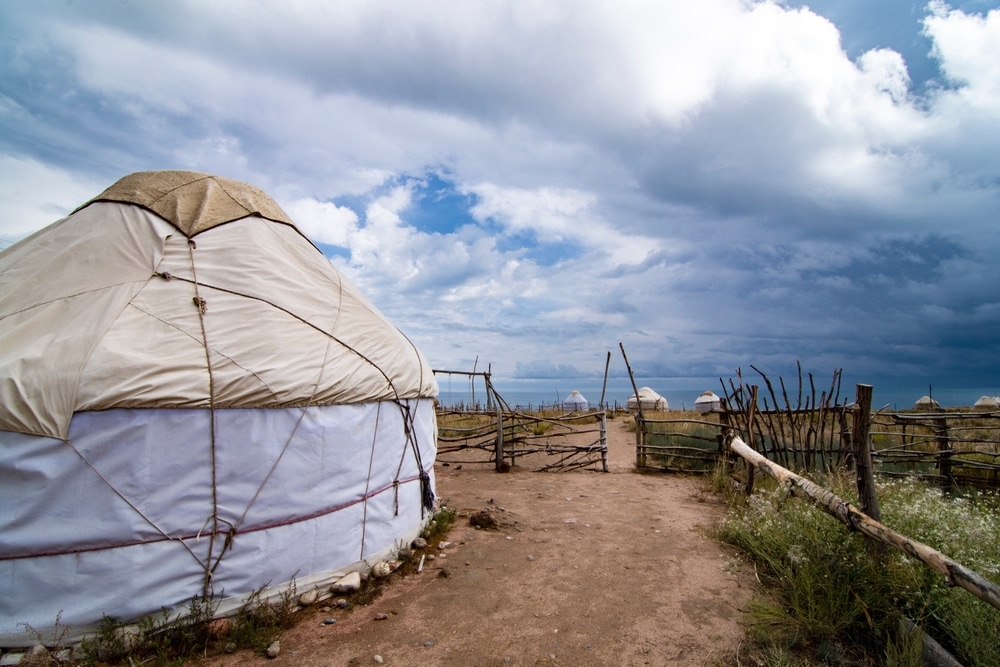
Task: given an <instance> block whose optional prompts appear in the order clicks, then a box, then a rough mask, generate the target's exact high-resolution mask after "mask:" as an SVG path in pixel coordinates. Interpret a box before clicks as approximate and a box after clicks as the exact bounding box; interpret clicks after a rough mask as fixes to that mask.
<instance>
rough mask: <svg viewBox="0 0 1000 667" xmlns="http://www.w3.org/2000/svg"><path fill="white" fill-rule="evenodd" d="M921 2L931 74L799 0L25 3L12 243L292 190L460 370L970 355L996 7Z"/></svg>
mask: <svg viewBox="0 0 1000 667" xmlns="http://www.w3.org/2000/svg"><path fill="white" fill-rule="evenodd" d="M821 4H822V3H821ZM918 9H919V11H918V14H917V15H920V16H924V19H923V23H922V24H920V23H917V22H915V21H913V25H912V29H913V36H914V38H917V37H920V38H921V39H927V40H929V41H930V44H931V45H932V47H933V58H934V63H935V64H936V65H937V66H938V67H939V68H940V78H939V79H938V80H931V81H929V82H927V81H924V82H922V83H921V84H920V86H919V87H916V86H915V84H914V80H913V77H912V75H911V70H910V69H908V64H907V62H906V60H905V59H904V57H903V55H902V54H901V53H900V52H899V51H897V50H893V49H890V48H887V47H886V46H885V45H884V44H878V43H873V44H871V45H868V46H865V47H864V48H861V49H857V50H854V51H852V53H853V55H848V52H847V50H846V49H845V39H844V30H845V28H844V26H843V25H841V24H838V23H835V22H834V21H833V20H831V19H829V18H826V17H824V16H822V15H820V14H819V13H817V12H816V11H813V10H811V9H809V8H807V7H797V6H792V5H790V4H787V3H783V2H777V1H772V0H761V1H752V2H747V1H745V0H703V1H701V2H697V3H663V2H643V1H640V0H629V1H627V2H620V1H619V2H613V1H612V0H602V1H598V2H588V3H584V4H579V5H572V6H571V5H563V4H557V3H556V4H539V3H536V2H532V1H530V0H510V1H509V2H503V3H489V4H470V3H466V2H459V1H457V0H426V1H424V2H415V3H398V2H393V1H391V0H374V1H373V0H364V1H362V0H353V1H347V2H337V3H325V4H323V3H321V4H317V3H296V2H285V3H268V2H260V3H244V4H239V5H236V4H232V3H227V2H204V1H202V0H198V1H196V0H181V1H179V2H173V3H133V4H127V5H124V6H123V5H121V3H118V2H100V1H95V2H91V3H69V4H67V3H65V2H62V1H61V0H39V2H36V3H30V4H29V3H24V4H23V6H22V5H17V6H4V7H3V8H2V9H0V19H2V20H0V26H2V27H0V36H2V37H3V39H2V40H0V62H3V63H5V64H3V65H0V77H2V79H0V80H2V81H3V89H4V94H3V95H2V96H0V146H2V147H3V149H2V150H3V152H2V154H0V155H2V156H3V157H2V160H0V188H3V192H4V195H5V196H4V197H3V204H2V208H3V215H2V216H0V230H2V231H0V234H3V235H4V238H6V237H12V238H13V237H17V236H19V235H23V234H25V233H28V232H29V231H31V230H32V229H36V228H37V227H39V226H41V225H42V224H44V223H45V222H48V221H50V220H51V219H54V218H55V217H58V215H60V214H65V213H66V212H67V211H68V210H70V209H71V208H73V207H74V206H75V205H78V204H79V203H82V201H85V200H86V199H88V198H89V197H92V196H94V195H95V194H97V193H98V192H100V191H101V190H102V189H103V188H104V187H106V186H107V185H108V184H110V182H112V181H113V180H115V179H117V178H118V177H119V176H121V175H122V174H123V173H126V172H128V171H134V170H139V169H154V168H184V169H197V170H201V171H209V172H215V173H220V174H222V175H225V176H229V177H232V178H239V179H243V180H247V181H250V182H253V183H255V184H257V185H259V186H261V187H263V188H264V189H265V190H267V191H268V192H270V193H271V194H272V195H273V196H274V197H275V198H276V199H277V200H278V202H279V203H280V204H281V205H282V206H283V207H284V208H285V209H286V210H287V211H288V212H289V214H290V215H291V216H292V217H293V219H295V220H296V222H297V223H298V225H299V226H300V228H301V229H302V230H303V231H304V233H306V234H307V235H308V236H309V237H310V238H311V239H312V240H313V241H314V242H315V243H317V244H318V245H319V246H320V247H322V248H324V250H326V251H327V252H328V254H330V256H331V257H332V261H334V262H335V263H336V264H337V265H338V266H339V267H340V268H341V269H342V270H344V271H345V272H346V273H348V275H349V276H350V277H351V278H352V280H354V281H355V282H357V283H358V284H359V286H361V287H362V289H363V290H364V291H365V292H366V293H367V294H368V295H369V296H370V297H371V298H372V300H373V301H374V302H375V303H376V305H378V306H379V307H380V308H381V309H383V310H384V311H385V312H386V313H387V314H388V315H389V316H390V317H391V318H392V319H393V321H395V322H396V323H397V324H398V325H399V326H400V327H401V328H403V329H404V330H405V331H407V333H408V334H410V335H411V337H412V338H414V340H415V341H416V342H417V343H418V345H420V346H421V348H423V349H425V352H426V353H427V354H428V356H429V357H430V358H431V359H432V360H433V363H434V364H435V365H438V366H441V365H445V366H461V365H463V364H464V365H468V364H471V363H473V362H474V360H475V359H476V358H477V357H478V356H479V355H484V356H491V361H495V362H496V363H497V364H498V365H499V367H500V368H501V370H502V369H504V368H505V369H506V370H507V372H510V373H515V372H516V373H522V374H523V373H528V372H529V371H530V372H541V371H537V369H543V370H544V369H545V368H548V369H549V371H551V372H564V373H569V372H570V371H571V370H572V368H573V367H575V368H592V367H598V366H601V365H602V364H601V363H595V359H596V360H597V361H598V362H600V361H602V360H603V354H604V353H605V351H606V350H608V349H614V348H616V346H617V343H618V342H619V341H621V340H623V339H624V340H625V341H626V343H627V344H628V345H629V346H630V353H631V354H634V355H635V358H636V359H637V360H639V361H640V362H641V363H643V364H646V365H647V368H649V369H656V370H657V371H658V372H673V373H684V374H693V375H697V374H699V369H700V371H702V372H708V373H714V372H717V371H718V369H720V368H729V369H732V368H735V367H737V366H746V365H747V363H753V362H755V361H759V362H760V363H761V364H764V363H772V362H773V363H775V364H781V363H787V362H788V360H789V359H791V358H794V357H800V358H803V359H806V360H807V361H808V360H815V361H816V362H817V363H824V364H837V365H848V364H850V363H862V364H864V365H865V367H866V368H871V369H878V371H879V372H890V371H892V370H893V369H896V370H900V372H904V371H908V370H912V369H913V368H915V367H917V366H918V365H919V361H918V360H919V359H920V358H921V355H922V356H923V357H925V358H927V359H935V360H937V361H935V362H934V363H939V364H940V366H939V368H941V369H942V372H945V371H948V369H949V368H957V369H960V370H959V371H956V372H965V371H964V370H961V369H968V368H969V367H970V364H969V363H967V362H963V361H961V357H960V354H959V353H958V351H957V350H959V349H960V348H963V346H965V345H967V344H968V343H967V342H968V340H985V339H986V336H985V334H983V335H980V334H976V335H974V336H973V335H966V336H964V337H963V338H962V340H961V341H959V338H958V337H957V336H955V335H950V334H949V333H948V330H947V327H946V323H947V322H948V321H951V322H953V323H956V324H960V325H961V326H962V327H965V328H967V329H968V328H974V329H976V330H977V331H978V332H991V331H993V330H994V329H993V327H994V326H995V322H996V320H995V304H997V303H1000V293H998V290H997V288H996V287H994V283H995V282H996V281H995V280H994V279H993V276H994V275H995V270H994V269H993V260H992V258H993V257H994V256H995V255H996V252H997V251H998V250H1000V247H998V246H1000V235H998V234H997V232H996V231H994V230H995V224H996V220H997V215H998V213H1000V205H998V203H997V202H998V201H1000V197H998V194H1000V192H998V190H1000V178H998V176H997V174H998V173H1000V171H998V165H1000V158H998V157H997V156H998V155H1000V129H998V128H1000V123H997V120H998V118H997V116H998V115H1000V83H998V82H1000V46H997V45H998V44H1000V11H997V10H992V11H989V12H986V13H982V14H972V13H968V12H963V11H960V10H956V9H952V8H951V7H950V6H948V5H947V4H944V3H943V2H940V1H935V2H932V3H931V4H930V5H929V6H927V7H925V8H918ZM880 11H883V10H881V9H880ZM880 16H881V14H880ZM920 30H922V33H921V34H920V35H918V34H917V31H920ZM852 48H853V47H852ZM433 188H437V189H440V190H441V191H442V192H443V193H444V194H443V196H444V197H446V198H450V199H449V202H450V203H449V204H448V205H447V206H445V205H443V204H441V203H440V201H439V200H438V196H437V194H435V193H434V192H432V191H431V190H432V189H433ZM57 211H58V213H57ZM435 216H439V217H440V218H441V219H435ZM859 332H860V333H859ZM922 336H923V337H925V338H926V340H928V341H930V342H929V343H928V345H923V346H922V345H921V344H920V342H919V340H920V338H921V337H922ZM872 340H874V341H877V343H870V341H872ZM963 341H964V342H963ZM869 344H871V345H873V346H874V347H873V349H872V351H870V352H865V353H864V354H860V355H859V353H858V348H859V347H861V346H864V345H869ZM963 349H964V348H963ZM880 350H881V351H882V352H884V355H883V356H882V357H880V356H879V355H880ZM631 351H634V352H631ZM984 355H985V357H984V358H983V359H981V360H980V364H979V365H980V366H983V367H989V368H996V369H998V370H1000V359H997V358H996V357H997V355H996V353H995V352H984ZM518 364H520V367H519V366H518ZM546 364H548V365H546ZM519 368H520V370H518V369H519ZM530 369H536V370H530ZM553 369H554V370H553ZM549 371H546V372H549ZM948 372H951V371H948Z"/></svg>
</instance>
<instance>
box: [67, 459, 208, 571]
mask: <svg viewBox="0 0 1000 667" xmlns="http://www.w3.org/2000/svg"><path fill="white" fill-rule="evenodd" d="M65 442H66V444H67V445H69V447H70V449H72V450H73V451H74V452H76V455H77V456H79V457H80V459H82V460H83V462H84V463H86V464H87V466H88V467H90V469H91V470H93V471H94V473H95V474H96V475H97V476H98V477H100V478H101V479H102V480H104V483H105V484H107V485H108V488H110V489H111V490H112V491H114V492H115V495H116V496H118V497H119V498H121V499H122V500H123V501H124V502H125V504H126V505H128V506H129V507H131V508H132V510H133V511H134V512H135V513H136V514H138V515H139V516H141V517H142V518H143V520H144V521H145V522H146V523H148V524H149V525H150V526H152V527H153V529H154V530H155V531H156V532H158V533H159V534H160V535H163V537H165V538H166V539H167V540H170V541H171V542H177V543H179V544H181V545H182V546H183V547H184V548H185V549H187V552H188V553H189V554H191V557H192V558H194V559H195V561H197V562H198V564H199V565H201V564H202V562H201V559H200V558H198V555H197V554H196V553H195V552H194V551H192V549H191V547H189V546H188V545H187V542H185V541H184V538H182V537H172V536H170V535H168V534H167V532H166V531H164V530H163V529H162V528H160V527H159V526H158V525H156V522H155V521H153V520H152V519H150V518H149V517H148V516H146V515H145V514H144V513H143V511H142V510H141V509H139V507H138V506H137V505H136V504H135V503H133V502H132V501H131V500H129V499H128V497H127V496H126V495H125V494H124V493H122V492H121V491H119V490H118V488H117V487H115V485H114V484H112V483H111V480H109V479H108V478H107V477H105V476H104V474H103V473H102V472H101V471H100V470H98V468H97V466H95V465H94V464H93V463H91V462H90V460H89V459H87V457H86V456H84V455H83V452H81V451H80V450H79V449H77V448H76V445H74V444H73V443H72V442H71V441H69V440H66V441H65Z"/></svg>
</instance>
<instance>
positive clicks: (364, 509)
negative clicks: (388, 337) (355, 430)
mask: <svg viewBox="0 0 1000 667" xmlns="http://www.w3.org/2000/svg"><path fill="white" fill-rule="evenodd" d="M381 419H382V401H379V402H378V407H377V408H376V409H375V428H374V429H372V449H371V454H369V455H368V477H367V479H365V495H364V496H363V497H364V502H363V503H362V505H361V555H360V556H358V559H359V560H361V559H363V558H364V557H365V534H366V533H367V532H368V490H369V489H370V488H371V483H372V465H373V464H374V463H375V443H376V442H378V425H379V422H380V421H381ZM397 478H398V475H397ZM396 484H398V482H397V481H396V480H393V485H394V486H395V485H396ZM397 488H398V487H397Z"/></svg>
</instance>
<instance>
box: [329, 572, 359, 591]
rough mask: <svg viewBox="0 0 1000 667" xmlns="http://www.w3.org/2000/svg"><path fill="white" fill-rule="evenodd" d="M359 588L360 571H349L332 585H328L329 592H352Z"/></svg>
mask: <svg viewBox="0 0 1000 667" xmlns="http://www.w3.org/2000/svg"><path fill="white" fill-rule="evenodd" d="M359 588H361V573H360V572H351V573H350V574H348V575H346V576H343V577H341V578H340V579H338V580H337V582H336V583H335V584H333V586H330V592H331V593H334V594H336V593H353V592H355V591H357V590H358V589H359Z"/></svg>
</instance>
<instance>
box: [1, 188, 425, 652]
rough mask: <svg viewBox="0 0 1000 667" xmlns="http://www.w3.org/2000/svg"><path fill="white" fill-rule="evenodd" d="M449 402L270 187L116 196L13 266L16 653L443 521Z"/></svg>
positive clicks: (323, 579) (326, 563) (8, 307)
mask: <svg viewBox="0 0 1000 667" xmlns="http://www.w3.org/2000/svg"><path fill="white" fill-rule="evenodd" d="M436 395H437V384H436V382H435V379H434V375H433V372H432V370H431V368H430V367H429V365H428V364H427V362H426V361H425V360H424V358H423V357H422V356H421V354H420V353H419V352H418V351H417V349H416V347H415V346H414V345H413V344H412V343H411V342H410V341H409V340H408V339H407V338H406V336H404V335H403V334H402V333H401V332H400V331H399V330H398V329H397V328H396V327H394V326H393V325H392V324H391V323H390V322H389V321H388V320H387V319H386V318H385V317H384V316H383V315H382V314H381V313H380V312H379V311H378V310H377V309H376V308H375V307H374V306H373V305H372V304H371V303H370V302H369V301H368V300H367V299H366V298H365V297H364V296H362V294H361V293H360V292H359V291H358V290H357V289H356V288H355V287H354V285H352V284H351V283H350V281H348V280H347V279H346V278H345V277H344V276H342V275H341V274H340V272H339V271H338V270H337V269H336V268H335V267H334V266H333V264H331V263H330V261H329V260H328V259H327V258H326V257H325V256H324V255H323V254H322V253H321V252H320V251H319V250H318V249H317V248H316V247H315V246H314V245H313V244H312V243H311V242H310V241H309V240H308V239H307V238H306V237H305V236H303V235H302V233H301V232H300V231H299V230H298V229H297V228H296V227H295V225H294V223H293V222H292V221H291V220H290V219H289V218H288V216H287V215H286V214H285V213H284V212H283V211H282V210H281V209H280V208H279V207H278V205H277V204H275V203H274V201H272V200H271V199H270V198H269V197H268V196H267V195H266V194H265V193H264V192H263V191H261V190H259V189H257V188H255V187H253V186H250V185H247V184H244V183H239V182H237V181H232V180H229V179H225V178H220V177H215V176H210V175H207V174H200V173H196V172H179V171H166V172H141V173H137V174H132V175H130V176H127V177H125V178H123V179H121V180H120V181H118V182H117V183H115V184H114V185H112V186H111V187H110V188H109V189H108V190H106V191H105V192H104V193H102V194H101V195H99V196H98V197H96V198H95V199H94V200H92V201H90V202H89V203H87V204H85V205H83V206H82V207H80V208H79V209H77V210H76V211H74V212H73V213H72V214H71V215H69V216H68V217H66V218H63V219H62V220H59V221H57V222H55V223H53V224H52V225H50V226H48V227H46V228H45V229H43V230H41V231H39V232H37V233H35V234H34V235H32V236H30V237H28V238H26V239H24V240H22V241H20V242H18V243H17V244H15V245H13V246H11V247H9V248H7V249H6V250H4V251H3V252H0V526H2V530H0V646H26V645H32V644H35V643H38V642H39V634H40V635H41V636H42V637H45V636H47V633H49V634H51V633H53V632H54V631H55V628H53V623H56V622H58V625H59V628H61V629H62V630H66V629H69V630H70V634H69V636H66V637H61V640H62V641H75V640H78V639H79V638H80V636H81V635H82V634H85V633H88V632H90V631H93V630H94V629H95V627H96V626H97V624H98V623H99V622H100V621H101V618H102V616H103V615H105V614H106V615H107V616H110V617H114V618H117V619H120V620H123V621H131V620H133V619H136V618H139V617H142V616H145V615H148V614H153V613H158V612H159V611H160V610H161V608H166V609H168V610H172V611H173V612H175V613H183V610H184V607H185V605H186V604H187V603H189V602H190V601H191V599H192V598H194V597H201V596H207V597H211V598H214V600H215V601H216V602H218V603H219V613H226V612H227V611H231V610H233V609H235V608H236V607H237V606H238V605H239V604H240V602H242V600H243V599H245V598H246V596H247V595H249V594H251V593H253V592H255V591H258V590H260V589H261V587H262V586H264V585H270V588H268V589H266V590H264V591H263V595H264V597H267V596H269V595H274V594H278V593H281V592H283V591H284V590H286V589H287V587H288V585H289V584H290V583H291V582H293V581H294V582H295V584H296V587H297V589H298V591H299V592H305V591H309V590H313V589H316V588H319V589H322V588H324V587H327V586H329V585H330V583H331V582H333V581H335V580H336V579H337V578H339V577H340V576H342V575H343V574H346V573H347V572H349V571H351V570H361V569H365V568H367V567H369V566H370V565H371V564H372V563H374V562H376V561H378V560H380V559H382V558H386V557H388V556H390V555H394V554H395V551H396V549H398V547H399V545H401V544H408V543H409V541H410V540H412V539H413V538H414V537H416V536H417V535H418V534H419V533H420V531H421V530H422V528H423V526H424V525H425V524H426V520H427V519H428V518H429V516H430V512H431V511H432V506H433V500H434V478H433V463H434V458H435V454H436V417H435V412H434V397H435V396H436ZM57 619H58V620H57ZM29 629H31V631H30V632H29V631H28V630H29ZM36 631H37V633H39V634H36Z"/></svg>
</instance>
